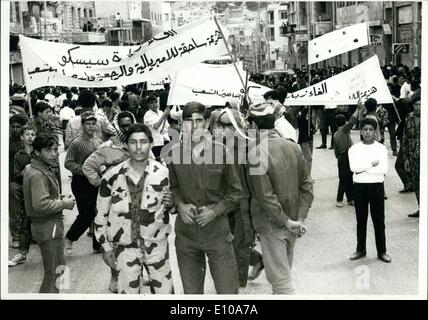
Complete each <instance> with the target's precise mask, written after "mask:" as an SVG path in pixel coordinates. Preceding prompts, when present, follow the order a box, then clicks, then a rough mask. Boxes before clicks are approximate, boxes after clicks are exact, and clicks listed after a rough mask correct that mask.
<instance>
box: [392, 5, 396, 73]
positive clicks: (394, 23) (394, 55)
mask: <svg viewBox="0 0 428 320" xmlns="http://www.w3.org/2000/svg"><path fill="white" fill-rule="evenodd" d="M391 2H392V43H396V42H397V9H396V7H395V3H394V1H391ZM391 51H392V48H391ZM392 62H393V64H394V65H397V55H396V54H395V53H394V52H392Z"/></svg>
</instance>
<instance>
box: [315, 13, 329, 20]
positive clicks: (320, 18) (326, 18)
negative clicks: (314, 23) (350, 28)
mask: <svg viewBox="0 0 428 320" xmlns="http://www.w3.org/2000/svg"><path fill="white" fill-rule="evenodd" d="M330 20H331V16H330V15H329V14H321V15H320V16H318V21H330Z"/></svg>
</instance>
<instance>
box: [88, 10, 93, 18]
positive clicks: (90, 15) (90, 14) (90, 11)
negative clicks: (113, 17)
mask: <svg viewBox="0 0 428 320" xmlns="http://www.w3.org/2000/svg"><path fill="white" fill-rule="evenodd" d="M89 18H92V10H89Z"/></svg>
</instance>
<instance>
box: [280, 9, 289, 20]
mask: <svg viewBox="0 0 428 320" xmlns="http://www.w3.org/2000/svg"><path fill="white" fill-rule="evenodd" d="M279 16H280V17H281V20H285V19H287V11H280V12H279Z"/></svg>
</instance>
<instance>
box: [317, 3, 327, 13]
mask: <svg viewBox="0 0 428 320" xmlns="http://www.w3.org/2000/svg"><path fill="white" fill-rule="evenodd" d="M319 10H320V14H327V3H326V2H319Z"/></svg>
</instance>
